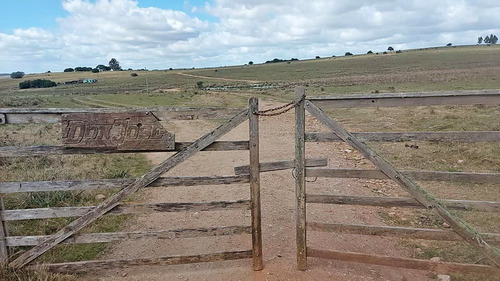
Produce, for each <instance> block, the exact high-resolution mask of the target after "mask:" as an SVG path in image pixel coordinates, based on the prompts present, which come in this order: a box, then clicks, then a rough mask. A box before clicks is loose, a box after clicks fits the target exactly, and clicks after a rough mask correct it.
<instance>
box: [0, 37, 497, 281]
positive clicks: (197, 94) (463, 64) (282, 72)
mask: <svg viewBox="0 0 500 281" xmlns="http://www.w3.org/2000/svg"><path fill="white" fill-rule="evenodd" d="M270 59H272V58H270ZM132 72H136V73H137V74H138V75H139V76H138V77H132V76H131V75H130V74H131V73H132ZM498 73H500V46H472V47H452V48H437V49H425V50H411V51H403V52H402V53H389V54H371V55H359V56H349V57H335V58H324V59H314V60H306V61H296V62H291V63H275V64H258V65H252V66H248V65H245V66H234V67H223V68H211V69H193V70H167V71H147V72H146V71H120V72H103V73H99V74H94V73H90V72H88V73H87V72H86V73H50V74H49V73H44V74H29V75H26V76H25V77H24V78H23V79H16V80H14V79H10V78H2V79H0V107H137V106H165V107H172V106H175V107H176V106H190V107H208V106H209V107H244V106H245V105H246V104H247V99H248V97H251V96H258V97H259V98H262V99H265V100H272V101H280V102H285V101H289V100H291V99H292V98H293V95H294V90H293V89H294V87H295V86H296V85H306V87H307V94H308V95H310V96H314V95H344V94H357V93H383V92H409V91H443V90H467V89H474V90H481V89H500V76H499V75H498ZM38 78H42V79H50V80H53V81H55V82H59V83H62V82H64V81H70V80H75V79H82V78H96V79H98V80H99V83H97V84H91V85H84V84H78V85H60V86H58V87H55V88H48V89H26V90H19V89H18V83H19V82H21V81H25V80H29V79H38ZM199 82H202V84H203V87H202V88H201V89H200V87H198V84H199ZM259 83H267V84H271V85H273V86H274V87H275V88H271V89H251V88H248V87H249V85H251V84H259ZM227 85H231V86H233V88H229V89H227V90H206V89H204V87H222V86H227ZM328 113H329V114H330V115H331V116H333V117H335V119H336V120H339V121H340V122H341V123H342V124H344V125H345V126H346V127H347V128H349V129H350V130H352V131H443V130H444V131H463V130H492V131H495V130H496V131H498V130H500V121H499V120H500V107H499V106H490V105H486V106H432V107H412V108H365V109H355V110H354V109H348V110H347V109H346V110H344V109H337V110H334V111H329V112H328ZM59 131H60V127H59V126H56V125H23V126H11V125H6V126H1V127H0V135H1V136H2V137H1V138H0V141H1V142H0V145H2V146H12V145H34V144H56V143H58V142H59V141H60V140H59V139H58V138H57V137H54V136H57V135H59ZM405 144H407V143H383V144H380V143H372V144H370V145H371V146H372V147H373V148H374V149H375V150H376V151H377V152H378V153H380V154H381V155H382V156H384V157H385V158H386V159H387V160H388V161H390V162H391V163H392V164H393V165H394V166H396V167H397V168H401V169H407V170H439V171H475V172H494V173H499V172H500V143H493V144H484V143H476V144H460V143H454V144H441V143H431V142H419V143H418V146H419V148H418V149H410V148H408V147H406V146H405ZM411 144H414V143H413V142H412V143H411ZM127 161H129V162H133V163H136V164H135V166H128V164H127ZM148 166H149V163H148V162H147V161H146V159H145V158H144V157H143V156H141V155H133V156H130V155H127V156H121V155H112V156H57V157H56V156H54V157H27V158H19V159H9V158H0V181H31V180H53V179H84V178H109V177H123V176H126V177H132V176H138V175H140V174H141V173H143V172H144V171H145V169H147V167H148ZM419 184H421V185H422V186H423V187H424V188H426V189H427V190H429V192H431V193H433V194H434V195H435V196H436V197H439V198H447V199H468V200H488V201H500V192H499V191H500V188H499V186H498V185H493V184H460V183H454V184H449V183H443V182H430V183H429V182H426V183H424V182H422V183H419ZM391 192H392V195H393V196H394V195H397V196H406V194H405V193H404V192H403V191H402V190H399V191H391ZM95 195H96V194H95V193H88V194H87V193H85V194H74V193H68V194H58V196H59V197H58V198H54V197H50V195H48V194H41V196H38V195H35V194H26V195H23V196H10V197H7V198H6V203H7V206H8V208H14V207H15V208H20V207H23V208H24V207H27V208H28V207H29V208H34V207H40V206H47V204H48V205H57V204H60V202H63V201H61V200H70V201H71V202H72V203H75V204H77V205H89V204H95V203H97V201H96V199H95ZM106 195H107V194H106ZM389 212H392V211H391V210H387V211H382V212H380V216H381V217H382V218H384V219H385V221H386V222H387V223H388V224H393V225H399V226H411V227H429V228H441V227H442V221H441V220H440V219H439V218H438V217H436V216H435V215H433V214H431V213H429V212H428V211H425V210H424V211H409V210H398V211H397V212H398V214H397V215H396V216H391V215H389ZM456 214H457V216H459V217H461V218H463V219H464V220H465V221H468V222H469V223H470V224H471V225H473V226H474V227H476V228H477V229H478V230H480V231H482V232H497V233H500V214H498V213H483V212H456ZM66 222H67V221H66V220H63V219H61V220H54V221H53V222H51V224H50V225H48V224H47V223H46V222H43V221H40V222H39V221H35V222H30V223H16V224H14V223H13V224H11V225H10V227H11V228H12V232H13V233H12V235H24V234H26V233H28V232H30V233H31V234H33V230H34V229H36V233H37V234H49V233H53V232H54V231H56V230H57V229H58V228H59V227H61V226H62V225H64V224H65V223H66ZM121 223H122V220H120V219H118V218H114V219H110V220H109V221H106V220H104V221H101V222H100V223H99V224H98V225H97V228H96V229H90V230H92V231H113V230H115V229H117V228H119V226H120V224H121ZM402 243H403V245H404V246H405V247H408V248H409V249H415V251H414V257H417V258H431V257H434V256H439V257H441V258H442V259H443V260H447V261H458V262H472V263H474V262H478V263H484V262H485V261H484V259H482V258H483V257H482V256H481V255H480V254H478V253H477V251H475V250H474V249H471V248H470V247H467V246H465V244H464V243H449V242H447V243H444V242H428V241H403V242H402ZM85 247H90V248H89V249H86V250H85V252H86V253H88V255H85V256H78V255H76V254H75V253H76V252H77V250H79V248H77V247H74V246H73V247H61V248H62V249H57V251H64V254H63V252H54V253H49V255H48V256H47V259H48V260H49V261H59V260H63V259H64V260H82V259H92V258H94V257H95V256H97V255H98V253H99V251H101V250H102V249H103V248H104V245H85ZM416 249H418V251H417V250H416ZM17 250H20V251H22V250H23V249H17ZM454 278H457V280H474V279H473V278H476V279H475V280H486V279H483V278H482V277H470V276H466V277H464V276H459V275H455V276H454ZM471 278H472V279H471Z"/></svg>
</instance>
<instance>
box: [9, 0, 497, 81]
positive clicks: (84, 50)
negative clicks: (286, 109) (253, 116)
mask: <svg viewBox="0 0 500 281" xmlns="http://www.w3.org/2000/svg"><path fill="white" fill-rule="evenodd" d="M62 5H63V8H64V9H65V10H66V11H67V12H68V13H69V15H68V16H67V17H65V18H60V19H58V24H59V29H58V30H57V31H52V32H49V31H47V30H44V29H42V28H36V27H33V28H29V29H16V30H14V31H13V32H12V33H11V34H2V33H0V48H1V50H2V52H0V61H2V63H1V65H0V68H1V69H0V72H1V71H5V72H8V71H14V70H18V69H21V70H23V69H25V70H29V71H46V70H53V71H54V70H59V71H60V70H62V69H64V68H65V67H69V66H72V67H74V66H95V65H97V64H105V63H106V62H107V61H109V59H110V58H111V57H115V58H117V59H118V60H119V61H120V62H121V64H122V66H124V67H125V68H128V67H131V68H142V67H145V66H146V67H148V68H151V69H152V68H169V67H191V66H218V65H230V64H242V63H246V62H248V61H249V60H252V61H254V62H262V61H265V60H269V59H272V58H274V57H279V58H291V57H298V58H311V57H314V56H316V55H320V56H331V55H334V54H335V55H341V54H344V53H345V52H346V51H350V52H352V53H365V52H366V51H367V50H372V51H383V50H385V49H386V48H387V46H388V45H393V46H395V47H396V48H415V47H426V46H436V45H443V44H446V43H448V42H452V43H453V44H454V45H457V44H474V43H475V41H476V38H477V36H479V35H486V34H489V33H498V31H499V29H500V17H497V16H487V15H499V14H500V5H499V4H498V3H497V1H494V0H480V1H477V0H476V1H474V0H455V1H451V0H445V1H431V0H420V1H418V0H412V1H407V0H379V1H368V0H349V1H347V0H343V1H330V0H317V1H310V0H308V1H305V0H296V1H289V0H214V1H211V2H207V3H206V4H205V5H204V6H203V7H192V6H191V5H190V4H189V3H188V2H185V7H187V9H188V10H191V11H193V12H197V13H207V14H208V15H210V16H212V17H214V18H216V19H218V21H217V22H209V21H204V20H200V19H199V18H196V17H193V16H191V15H189V14H186V13H184V12H181V11H175V10H164V9H159V8H141V7H139V6H138V4H137V2H136V1H133V0H96V1H89V0H65V1H63V2H62Z"/></svg>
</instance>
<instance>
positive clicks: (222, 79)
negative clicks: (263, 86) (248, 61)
mask: <svg viewBox="0 0 500 281" xmlns="http://www.w3.org/2000/svg"><path fill="white" fill-rule="evenodd" d="M176 74H177V75H182V76H188V77H195V78H201V79H212V80H220V81H235V82H248V83H262V82H263V81H257V80H246V79H232V78H222V77H211V76H202V75H194V74H187V73H176Z"/></svg>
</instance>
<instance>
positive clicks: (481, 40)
mask: <svg viewBox="0 0 500 281" xmlns="http://www.w3.org/2000/svg"><path fill="white" fill-rule="evenodd" d="M497 42H498V37H497V36H496V35H495V34H490V36H488V35H486V37H484V38H483V36H479V37H478V38H477V43H478V44H482V43H484V44H496V43H497Z"/></svg>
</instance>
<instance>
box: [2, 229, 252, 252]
mask: <svg viewBox="0 0 500 281" xmlns="http://www.w3.org/2000/svg"><path fill="white" fill-rule="evenodd" d="M251 233H252V228H251V227H250V226H223V227H209V228H188V229H167V230H154V231H131V232H108V233H85V234H76V235H74V236H72V237H69V238H67V239H66V240H64V241H63V242H61V244H88V243H111V242H119V241H124V240H139V239H146V238H157V239H177V238H195V237H207V236H225V235H239V234H251ZM49 237H50V235H42V236H11V237H8V238H7V246H9V247H15V246H35V245H38V243H40V242H42V241H44V240H45V239H47V238H49Z"/></svg>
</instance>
